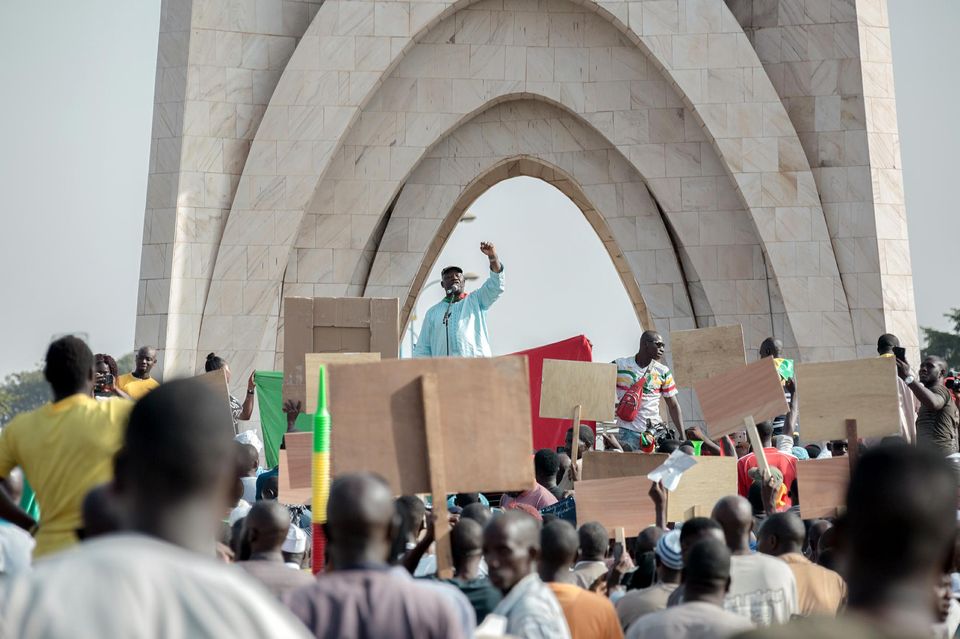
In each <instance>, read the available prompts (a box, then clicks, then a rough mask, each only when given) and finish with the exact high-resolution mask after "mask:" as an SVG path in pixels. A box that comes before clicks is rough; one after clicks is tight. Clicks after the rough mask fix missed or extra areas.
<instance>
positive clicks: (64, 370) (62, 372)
mask: <svg viewBox="0 0 960 639" xmlns="http://www.w3.org/2000/svg"><path fill="white" fill-rule="evenodd" d="M93 376H94V373H93V353H91V352H90V348H89V347H88V346H87V344H86V343H85V342H84V341H83V340H82V339H80V338H79V337H74V336H73V335H67V336H66V337H61V338H60V339H57V340H54V341H53V342H52V343H51V344H50V346H49V347H48V348H47V357H46V363H45V364H44V367H43V377H44V378H45V379H46V380H47V382H49V384H50V387H51V388H52V389H53V394H54V396H55V397H58V398H60V399H62V398H64V397H68V396H70V395H74V394H76V393H83V394H86V395H89V394H90V391H91V390H93Z"/></svg>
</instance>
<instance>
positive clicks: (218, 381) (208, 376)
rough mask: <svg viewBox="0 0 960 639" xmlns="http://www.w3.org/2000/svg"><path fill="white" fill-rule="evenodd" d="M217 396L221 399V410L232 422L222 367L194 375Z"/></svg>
mask: <svg viewBox="0 0 960 639" xmlns="http://www.w3.org/2000/svg"><path fill="white" fill-rule="evenodd" d="M194 379H195V380H197V381H198V382H200V383H201V384H203V385H204V386H206V387H207V388H209V389H210V391H211V392H212V393H213V394H214V395H215V396H216V397H217V398H220V399H222V400H223V410H224V412H225V413H226V414H227V415H228V416H229V418H230V423H231V424H233V410H232V409H231V408H230V389H229V388H228V387H227V372H226V371H225V370H224V369H222V368H221V369H220V370H216V371H210V372H209V373H204V374H202V375H197V376H196V377H194Z"/></svg>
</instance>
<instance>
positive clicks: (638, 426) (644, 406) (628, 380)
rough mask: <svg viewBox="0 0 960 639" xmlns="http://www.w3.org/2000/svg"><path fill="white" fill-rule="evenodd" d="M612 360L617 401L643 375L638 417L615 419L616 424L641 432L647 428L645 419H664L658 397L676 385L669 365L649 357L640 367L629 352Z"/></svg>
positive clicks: (674, 389)
mask: <svg viewBox="0 0 960 639" xmlns="http://www.w3.org/2000/svg"><path fill="white" fill-rule="evenodd" d="M613 363H614V364H616V365H617V401H620V398H621V397H623V395H624V393H626V392H627V391H628V390H630V387H631V386H633V385H634V384H636V383H637V380H639V379H640V378H641V377H644V378H645V379H644V382H643V396H642V397H641V398H640V410H639V411H638V412H637V418H636V419H635V420H633V421H632V422H625V421H623V420H620V419H618V420H617V426H619V427H620V428H625V429H627V430H633V431H637V432H643V431H645V430H646V429H647V421H648V420H649V421H650V422H651V423H654V424H659V423H661V422H663V420H662V419H660V398H661V397H673V396H675V395H676V394H677V385H676V384H675V383H674V381H673V373H672V372H670V369H669V368H667V367H666V365H664V364H662V363H660V362H658V361H657V360H651V361H650V363H649V364H648V365H647V366H645V367H641V366H640V365H639V364H637V360H636V358H635V357H634V356H632V355H631V356H630V357H621V358H620V359H617V360H614V362H613Z"/></svg>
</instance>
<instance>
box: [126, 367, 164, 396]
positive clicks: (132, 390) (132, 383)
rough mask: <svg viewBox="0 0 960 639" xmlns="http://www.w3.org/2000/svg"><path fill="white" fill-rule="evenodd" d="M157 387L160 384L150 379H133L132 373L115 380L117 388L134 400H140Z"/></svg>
mask: <svg viewBox="0 0 960 639" xmlns="http://www.w3.org/2000/svg"><path fill="white" fill-rule="evenodd" d="M159 385H160V382H158V381H157V380H155V379H153V378H152V377H148V378H147V379H140V378H138V377H134V376H133V373H125V374H123V375H121V376H120V377H119V378H118V379H117V388H119V389H120V390H122V391H123V392H124V393H126V394H127V395H129V396H130V398H131V399H134V400H136V399H140V398H141V397H143V396H144V395H146V394H147V393H149V392H150V391H152V390H153V389H154V388H156V387H157V386H159Z"/></svg>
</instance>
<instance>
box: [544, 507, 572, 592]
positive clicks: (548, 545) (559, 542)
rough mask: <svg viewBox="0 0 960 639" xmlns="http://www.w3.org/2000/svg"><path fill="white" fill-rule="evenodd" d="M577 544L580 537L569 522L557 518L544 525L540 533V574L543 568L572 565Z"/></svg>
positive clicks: (566, 567)
mask: <svg viewBox="0 0 960 639" xmlns="http://www.w3.org/2000/svg"><path fill="white" fill-rule="evenodd" d="M579 546H580V538H579V536H578V535H577V530H576V529H575V528H574V527H573V526H572V525H571V524H570V522H567V521H563V520H562V519H557V520H554V521H551V522H550V523H549V524H547V525H546V526H544V527H543V530H542V531H541V533H540V565H541V571H540V572H541V576H543V569H544V568H550V569H553V570H560V569H569V568H570V567H571V566H573V562H574V561H575V560H576V558H577V549H578V547H579ZM550 581H553V580H552V579H551V580H550Z"/></svg>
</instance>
